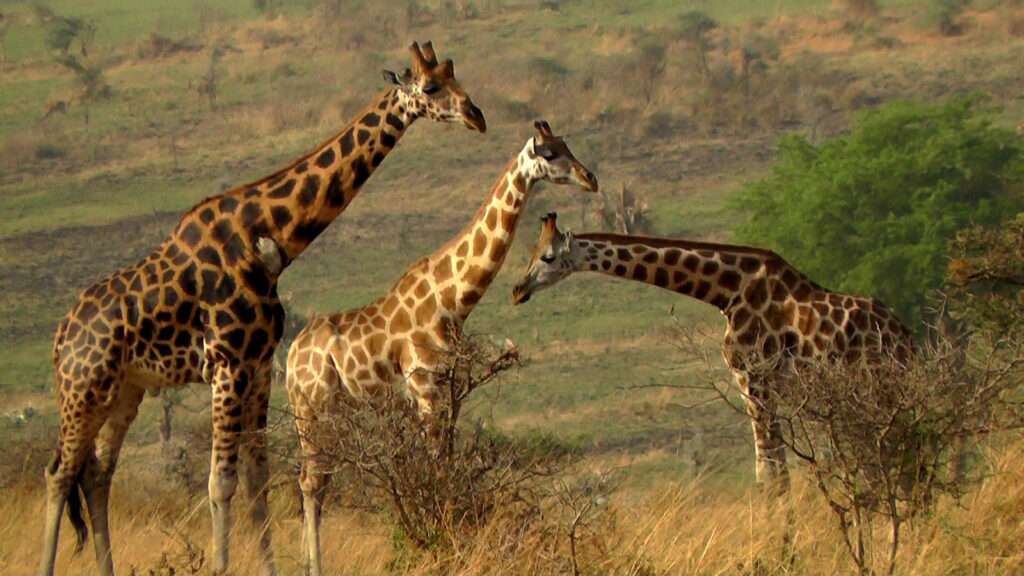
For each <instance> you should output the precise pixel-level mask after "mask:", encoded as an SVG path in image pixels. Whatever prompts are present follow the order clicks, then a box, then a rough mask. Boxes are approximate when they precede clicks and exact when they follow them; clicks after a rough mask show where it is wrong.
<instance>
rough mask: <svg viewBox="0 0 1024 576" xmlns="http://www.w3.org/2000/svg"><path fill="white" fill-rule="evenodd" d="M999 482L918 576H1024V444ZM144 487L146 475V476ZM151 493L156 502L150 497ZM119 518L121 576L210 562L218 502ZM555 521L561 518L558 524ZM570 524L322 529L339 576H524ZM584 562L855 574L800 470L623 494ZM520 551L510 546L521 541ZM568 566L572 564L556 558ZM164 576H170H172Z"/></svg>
mask: <svg viewBox="0 0 1024 576" xmlns="http://www.w3.org/2000/svg"><path fill="white" fill-rule="evenodd" d="M983 463H984V465H985V466H986V467H987V469H988V470H989V474H988V475H987V477H986V479H985V480H984V481H983V482H982V483H980V484H979V485H978V486H977V487H975V488H974V489H973V490H971V491H970V492H969V493H968V494H967V496H966V497H965V498H964V499H963V500H962V502H961V504H960V505H957V504H956V503H955V502H952V501H946V500H943V501H941V502H939V503H938V504H937V505H936V506H935V508H934V510H933V511H932V512H930V513H929V514H927V515H926V516H923V517H921V518H918V519H916V520H914V521H913V523H912V526H911V527H910V529H909V530H908V531H907V532H906V533H905V536H904V541H903V545H902V547H901V551H900V554H899V560H898V563H897V572H898V573H907V574H963V573H972V574H1019V573H1021V572H1022V571H1024V551H1022V549H1021V547H1020V541H1021V539H1022V538H1024V443H1021V442H1019V441H1016V442H1015V443H1013V444H1012V445H1010V446H1008V447H1002V448H994V449H991V448H990V449H986V450H985V452H984V458H983ZM139 474H140V475H141V473H139ZM39 484H40V483H38V482H34V481H28V480H26V481H25V482H23V483H21V484H19V485H16V486H14V487H12V488H9V489H7V490H4V491H3V492H2V493H0V518H3V521H0V542H4V543H5V545H4V546H2V547H0V573H3V574H24V573H29V572H32V571H33V570H34V569H35V563H36V561H37V554H38V552H39V549H38V539H39V535H40V534H41V533H42V510H43V499H42V490H41V486H40V485H39ZM138 486H144V487H145V488H144V490H140V489H137V487H138ZM114 490H115V504H114V507H113V510H112V522H113V527H114V539H115V540H114V542H115V555H116V556H115V561H116V563H117V565H118V566H119V568H120V570H123V571H126V572H127V571H130V570H132V569H134V570H136V572H137V573H140V574H146V573H148V572H149V571H150V570H154V571H155V573H157V574H161V573H167V572H166V567H167V566H168V565H172V566H174V567H175V569H176V570H177V571H178V573H187V572H185V571H184V567H185V566H186V565H187V563H186V559H187V556H188V554H187V543H192V544H193V545H194V546H195V547H197V549H198V550H205V549H206V548H207V545H208V538H209V519H208V515H207V510H206V501H205V499H204V498H202V496H201V495H195V496H194V497H192V498H186V497H185V495H182V494H180V493H176V492H175V491H174V490H173V489H169V488H167V487H166V485H161V484H160V483H159V482H155V478H152V477H150V478H145V479H144V480H143V479H142V478H140V477H139V475H135V474H126V475H124V477H122V478H119V481H118V482H117V483H116V485H115V489H114ZM236 502H238V503H239V504H238V505H237V506H236V514H235V516H236V526H235V529H234V532H233V534H234V546H233V548H232V553H233V556H232V567H233V568H234V569H235V570H237V571H238V573H243V574H244V573H251V572H253V571H254V570H255V569H256V568H257V555H256V546H255V543H254V542H252V541H251V540H250V539H249V538H248V537H247V529H246V528H247V527H246V526H245V519H244V517H245V511H246V506H247V504H246V503H245V500H244V499H239V500H236ZM271 502H272V512H273V514H272V518H273V522H274V544H275V549H276V553H277V562H278V567H279V569H280V571H281V572H282V573H283V574H299V573H301V572H302V567H301V565H300V564H299V562H298V557H299V550H300V538H301V531H300V528H301V522H300V519H299V518H298V517H297V516H296V515H295V500H294V496H293V495H292V494H291V493H290V491H289V490H287V489H281V490H277V491H275V492H274V493H273V494H272V495H271ZM552 514H553V512H552ZM559 526H560V524H559V522H558V521H555V520H552V521H549V522H543V523H537V524H535V525H533V526H529V527H521V526H516V525H514V523H513V522H512V521H511V519H510V517H508V516H504V515H501V514H498V515H496V518H495V520H494V521H493V522H492V523H491V524H490V525H488V526H486V527H484V529H483V530H482V531H481V533H480V534H479V536H478V538H477V539H475V540H474V541H471V542H465V543H464V545H463V546H460V547H459V548H458V549H456V550H452V551H448V552H445V553H443V554H439V555H438V556H437V557H433V556H431V555H429V554H409V553H408V552H409V551H408V550H405V552H406V554H405V555H404V556H402V552H403V551H402V550H401V549H396V548H395V547H394V546H393V544H392V540H391V538H390V537H389V534H390V529H389V527H388V526H387V525H386V523H385V522H384V521H383V520H382V519H380V518H377V517H374V516H372V515H370V514H368V513H362V512H352V511H348V510H340V509H338V508H337V507H336V506H335V507H332V508H329V509H328V512H327V515H326V516H325V519H324V524H323V530H322V534H323V550H324V566H325V567H326V568H327V571H328V573H361V574H371V573H372V574H380V573H392V572H395V571H400V572H403V573H411V574H430V573H439V572H444V573H459V574H462V573H465V574H482V573H486V574H522V573H538V572H541V573H545V572H550V571H551V570H552V568H554V567H558V566H561V567H562V568H563V570H567V569H568V567H567V566H565V564H564V558H565V557H566V553H567V550H568V548H567V546H568V544H567V538H566V537H565V534H564V530H562V529H560V528H559ZM590 528H591V531H592V532H591V534H590V535H589V536H587V537H586V538H584V539H583V540H582V541H581V546H580V549H579V552H578V560H579V565H580V569H581V571H583V572H597V573H607V574H697V573H699V574H749V573H763V572H768V573H790V574H841V573H851V572H852V571H853V568H852V563H851V562H850V561H849V560H848V558H847V556H846V552H845V550H844V548H843V545H842V543H841V540H840V537H839V534H838V531H837V530H836V529H835V528H834V521H833V518H832V517H831V516H830V513H829V511H828V509H827V507H825V506H824V504H823V501H822V499H821V497H820V496H819V495H818V494H817V493H816V492H815V489H814V487H813V486H812V485H810V484H809V483H808V481H807V478H805V477H804V476H803V474H802V473H800V472H799V471H798V472H797V473H796V475H795V478H794V485H793V492H792V494H791V497H790V498H787V499H785V500H782V501H775V500H772V499H771V498H769V497H766V496H764V495H761V494H759V493H758V492H757V491H756V490H755V489H753V488H749V489H743V488H740V487H735V486H721V485H715V484H713V483H712V482H711V481H710V480H703V479H697V480H682V481H678V482H668V483H661V484H658V485H656V486H655V487H653V488H650V489H647V490H646V491H644V492H620V493H616V494H614V495H613V496H612V498H611V499H610V501H609V503H608V504H607V508H606V509H605V510H604V513H603V515H601V516H599V517H598V518H596V519H594V520H593V521H592V523H591V525H590ZM884 529H885V527H884V525H883V523H879V526H878V532H877V540H876V542H877V543H878V544H877V546H878V558H877V560H878V562H877V564H876V565H875V569H878V570H881V569H883V568H884V566H883V563H884V560H885V558H884V551H885V547H884V544H885V540H884V538H885V537H886V536H885V532H884ZM510 538H513V539H515V540H516V543H517V545H515V546H507V544H508V542H509V539H510ZM72 547H73V542H72V535H71V531H70V530H67V529H66V530H64V534H63V536H62V544H61V546H60V549H59V552H58V565H57V568H58V571H59V572H60V573H62V574H88V573H92V572H93V571H94V570H95V561H94V559H93V556H92V553H91V550H87V551H86V552H85V553H83V554H81V555H79V556H77V557H75V556H72V554H71V551H72ZM559 557H560V558H562V559H563V560H561V562H562V563H561V564H559V563H558V562H559V561H558V560H554V559H555V558H559ZM161 570H163V571H161Z"/></svg>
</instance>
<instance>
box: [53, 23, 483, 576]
mask: <svg viewBox="0 0 1024 576" xmlns="http://www.w3.org/2000/svg"><path fill="white" fill-rule="evenodd" d="M409 51H410V53H411V55H412V61H413V67H412V70H411V71H410V72H409V73H407V74H403V76H402V77H401V78H398V77H397V76H395V75H391V76H394V78H393V79H394V81H395V82H396V84H397V85H396V86H391V87H389V88H388V89H386V90H385V91H383V92H382V93H381V94H380V95H379V96H377V97H376V98H375V99H374V100H373V101H372V102H371V103H370V105H369V106H368V107H366V108H365V109H364V110H363V111H362V112H361V113H360V114H359V115H357V116H356V117H355V118H354V119H353V120H352V121H350V122H349V123H348V125H347V126H346V127H345V128H344V129H343V130H342V131H341V132H339V133H338V134H336V135H335V136H332V137H331V138H330V139H329V140H327V141H326V142H324V143H323V144H322V145H320V146H319V147H317V148H316V149H315V150H313V152H311V153H309V154H306V155H304V156H302V157H300V158H299V159H297V160H295V161H294V162H292V163H291V164H290V165H288V166H286V167H285V168H283V169H281V170H278V171H277V172H274V173H272V174H270V175H268V176H266V177H264V178H261V179H259V180H256V181H255V182H251V183H249V184H245V185H243V186H239V187H237V188H234V189H231V190H228V191H227V192H225V193H223V194H220V195H218V196H214V197H211V198H207V199H206V200H203V201H201V202H200V203H199V204H197V205H196V206H195V207H194V208H192V209H191V210H190V211H188V212H187V213H186V214H185V215H184V216H183V217H182V219H181V221H180V222H179V223H178V225H177V227H176V228H175V230H174V232H173V233H172V234H171V236H170V237H169V238H168V239H167V240H165V241H164V242H163V243H162V244H160V246H158V247H157V248H156V250H154V251H153V252H152V253H151V254H150V255H149V256H147V257H146V258H144V259H143V260H142V261H140V262H138V263H137V264H134V265H131V266H127V267H125V268H123V269H121V270H120V271H118V272H116V273H114V274H112V275H111V276H108V277H107V278H105V279H103V280H100V281H99V282H97V283H95V284H93V285H92V286H90V287H88V288H86V289H85V290H84V291H82V293H81V294H80V295H79V297H78V301H77V303H76V304H75V305H74V306H73V308H72V309H71V311H69V312H68V314H67V315H65V317H64V318H63V320H62V321H61V323H60V325H59V326H58V329H57V334H56V337H55V338H54V350H53V362H54V369H55V373H56V382H55V388H56V392H57V403H58V405H59V409H60V417H61V424H60V430H59V436H58V447H57V450H56V453H55V455H54V457H53V459H52V461H51V462H50V464H49V465H48V466H47V468H46V472H45V476H46V518H45V524H46V527H45V531H44V535H43V547H42V555H41V559H40V569H39V571H40V573H41V574H44V575H50V574H52V573H53V569H54V563H55V561H56V555H57V542H58V536H59V532H60V522H61V516H62V515H63V512H64V510H65V508H66V509H67V512H68V517H69V519H70V520H71V523H72V526H73V527H74V528H75V532H76V534H77V536H78V548H81V546H82V544H83V543H84V540H85V537H86V536H87V535H88V529H87V527H86V524H85V520H84V517H83V515H82V496H84V500H85V505H86V506H87V507H88V510H89V520H90V523H91V527H92V531H93V534H94V544H95V548H96V560H97V564H98V567H99V572H100V573H101V574H104V575H111V574H113V573H114V565H113V559H112V554H111V546H110V535H109V526H108V520H107V517H108V503H109V497H110V482H111V477H112V476H113V474H114V470H115V468H116V465H117V458H118V454H119V452H120V449H121V444H122V442H123V440H124V436H125V434H126V432H127V431H128V428H129V426H130V425H131V423H132V422H133V421H134V419H135V416H136V415H137V413H138V407H139V404H140V403H141V402H142V398H143V396H144V392H145V391H146V390H153V391H156V390H159V389H161V388H165V387H177V386H184V385H186V384H189V383H196V382H206V383H208V384H209V385H210V388H211V391H212V396H213V398H212V413H213V417H212V420H213V422H212V425H213V450H212V453H211V462H210V482H209V493H210V513H211V517H212V522H213V530H212V539H213V541H212V548H213V551H212V555H211V556H212V561H211V568H212V571H213V572H214V573H223V572H224V571H225V570H227V566H228V547H229V546H228V545H229V542H230V538H229V536H230V534H229V526H230V515H231V514H230V510H231V509H230V505H231V500H232V498H233V496H234V494H235V492H236V490H237V488H238V485H239V482H240V480H241V484H242V488H243V489H244V490H245V491H246V492H248V493H249V495H250V497H251V498H252V500H253V504H252V507H251V509H250V519H251V523H252V528H253V529H254V530H255V531H256V532H257V534H258V535H259V555H260V571H261V572H263V573H268V574H270V573H274V572H275V567H274V562H273V553H272V550H271V545H270V544H271V536H270V528H269V525H268V523H267V520H268V509H267V493H266V489H265V488H266V484H267V479H268V470H267V455H266V438H265V430H266V425H267V409H268V401H269V398H270V366H271V361H272V357H273V352H274V349H275V347H276V346H277V343H278V341H279V340H280V338H281V333H282V331H283V326H284V310H283V308H282V306H281V302H280V300H279V298H278V295H277V279H278V276H279V275H280V274H281V273H282V272H283V271H284V270H285V269H286V268H287V266H288V264H289V263H290V262H292V261H293V260H295V258H296V257H298V256H299V255H300V254H301V253H302V252H303V251H304V250H305V249H306V248H307V247H308V246H309V244H310V243H311V242H313V240H315V239H316V238H317V237H318V236H319V235H320V233H321V232H322V231H323V230H324V229H325V228H326V227H327V225H328V224H330V223H331V221H333V220H334V218H336V217H337V216H338V215H339V214H341V212H342V211H344V210H345V208H346V207H347V206H348V205H349V203H350V202H351V201H352V199H353V198H355V196H356V194H357V193H358V192H359V190H360V189H361V187H362V186H363V184H364V183H365V182H366V180H367V179H368V178H369V177H370V176H371V175H372V174H373V173H374V171H375V170H376V169H377V167H378V166H380V165H381V163H382V162H383V161H384V159H385V157H386V156H387V155H388V153H389V152H390V151H391V150H392V149H393V148H394V147H395V145H396V144H397V143H398V140H399V139H400V138H401V137H402V135H403V134H404V133H405V131H406V130H407V129H408V127H409V126H410V125H411V124H412V123H413V122H414V121H416V120H417V119H419V118H430V119H433V120H436V121H439V122H461V123H462V124H463V125H464V126H466V127H467V128H469V129H470V130H474V131H478V132H483V131H485V130H486V127H487V125H486V122H485V120H484V116H483V114H482V113H481V112H480V109H479V108H477V107H476V105H474V104H473V101H472V99H471V98H470V97H469V96H468V95H467V94H466V92H465V90H463V89H462V87H461V86H460V85H459V83H458V82H457V81H456V79H455V72H454V66H453V65H452V64H451V61H450V60H446V61H444V62H441V63H439V62H438V60H437V56H436V55H435V53H434V48H433V46H432V45H431V44H430V43H429V42H427V43H426V44H424V45H423V47H422V48H421V47H420V46H419V44H417V43H415V42H414V43H412V45H410V46H409ZM240 462H241V463H242V465H244V466H245V470H246V474H244V475H239V473H238V466H239V463H240ZM240 476H241V478H240Z"/></svg>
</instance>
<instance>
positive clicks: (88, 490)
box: [80, 384, 145, 574]
mask: <svg viewBox="0 0 1024 576" xmlns="http://www.w3.org/2000/svg"><path fill="white" fill-rule="evenodd" d="M144 394H145V389H144V388H140V387H138V386H134V385H131V384H123V385H122V386H121V387H120V388H119V390H118V397H117V400H116V401H115V404H114V406H113V409H112V410H111V413H110V415H109V416H108V417H107V420H106V423H105V424H104V425H103V427H102V428H101V429H100V432H99V435H98V436H97V438H96V451H95V457H93V458H90V459H89V461H88V462H87V463H86V465H85V468H84V469H83V470H82V474H81V475H80V478H81V487H82V492H83V494H84V495H85V502H86V505H87V506H88V507H89V520H90V521H91V524H92V532H93V545H94V547H95V548H96V564H97V566H99V569H100V573H101V574H114V564H113V553H112V552H111V543H110V524H109V520H108V518H109V507H110V485H111V481H112V479H113V476H114V470H115V469H116V468H117V458H118V455H119V454H120V452H121V445H122V443H123V441H124V437H125V434H127V432H128V428H129V427H130V426H131V424H132V422H133V421H134V420H135V417H136V415H137V414H138V411H139V404H141V403H142V398H143V396H144Z"/></svg>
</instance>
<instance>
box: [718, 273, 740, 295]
mask: <svg viewBox="0 0 1024 576" xmlns="http://www.w3.org/2000/svg"><path fill="white" fill-rule="evenodd" d="M741 280H742V277H741V276H740V275H739V274H737V273H736V271H735V270H723V271H722V274H721V275H720V276H719V277H718V285H719V286H721V287H722V289H723V290H728V291H729V292H735V291H737V290H739V288H740V281H741Z"/></svg>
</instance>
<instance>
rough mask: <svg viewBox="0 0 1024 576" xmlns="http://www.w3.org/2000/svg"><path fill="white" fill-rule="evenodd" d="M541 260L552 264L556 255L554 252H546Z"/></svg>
mask: <svg viewBox="0 0 1024 576" xmlns="http://www.w3.org/2000/svg"><path fill="white" fill-rule="evenodd" d="M540 261H541V262H543V263H545V264H551V263H552V262H554V261H555V256H554V255H553V254H545V255H543V256H541V257H540Z"/></svg>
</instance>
